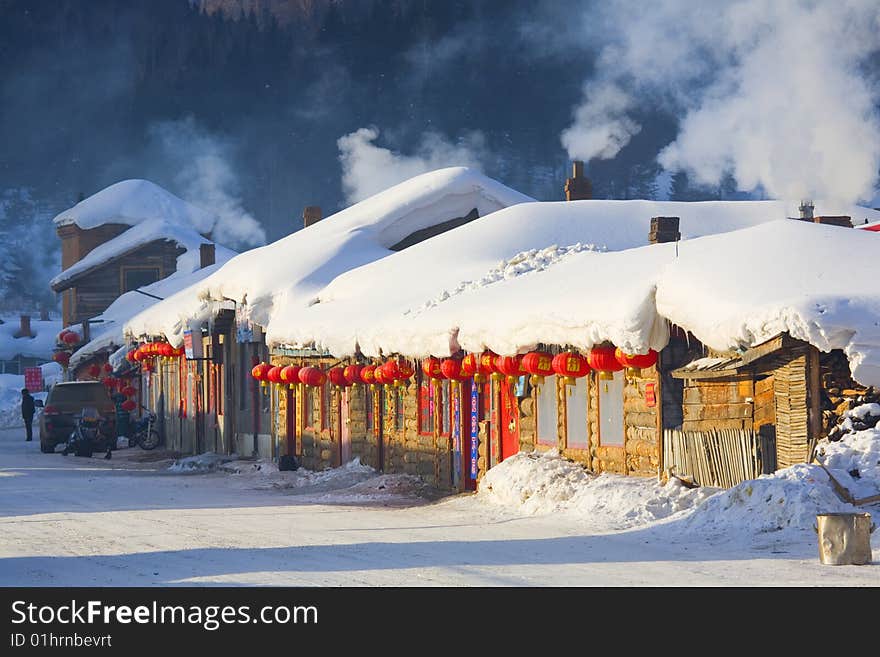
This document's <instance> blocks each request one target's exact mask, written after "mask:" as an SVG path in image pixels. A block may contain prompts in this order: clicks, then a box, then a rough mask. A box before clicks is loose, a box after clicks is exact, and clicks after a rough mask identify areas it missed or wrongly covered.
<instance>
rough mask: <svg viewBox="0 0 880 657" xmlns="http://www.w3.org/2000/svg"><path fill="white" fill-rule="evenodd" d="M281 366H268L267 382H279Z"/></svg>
mask: <svg viewBox="0 0 880 657" xmlns="http://www.w3.org/2000/svg"><path fill="white" fill-rule="evenodd" d="M281 370H282V368H281V366H279V365H275V366H274V367H270V368H269V371H268V372H266V380H267V381H268V382H269V383H281Z"/></svg>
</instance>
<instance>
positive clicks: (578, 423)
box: [565, 376, 622, 449]
mask: <svg viewBox="0 0 880 657" xmlns="http://www.w3.org/2000/svg"><path fill="white" fill-rule="evenodd" d="M565 387H566V390H565V435H566V444H565V446H566V447H567V448H568V449H589V447H590V438H589V432H588V431H587V406H588V401H587V399H588V398H587V388H588V382H587V377H585V376H582V377H579V378H577V379H575V385H573V386H565ZM621 399H622V398H621Z"/></svg>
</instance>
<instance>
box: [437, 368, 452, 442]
mask: <svg viewBox="0 0 880 657" xmlns="http://www.w3.org/2000/svg"><path fill="white" fill-rule="evenodd" d="M449 386H450V383H449V381H448V380H446V381H442V382H441V383H440V435H441V436H448V435H449V431H450V426H449V415H450V413H451V409H450V407H449V403H450V401H449Z"/></svg>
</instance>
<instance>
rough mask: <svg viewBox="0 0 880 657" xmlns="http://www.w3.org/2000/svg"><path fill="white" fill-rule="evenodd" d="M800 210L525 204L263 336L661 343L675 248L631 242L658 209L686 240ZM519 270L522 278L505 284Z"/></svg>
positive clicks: (357, 279) (343, 279)
mask: <svg viewBox="0 0 880 657" xmlns="http://www.w3.org/2000/svg"><path fill="white" fill-rule="evenodd" d="M820 207H821V204H820ZM793 210H796V208H791V207H787V206H786V204H785V203H782V202H777V201H735V202H732V201H716V202H698V203H685V202H653V201H598V200H596V201H575V202H561V203H529V204H521V205H517V206H515V207H512V208H508V209H506V210H501V211H499V212H496V213H494V214H492V215H489V216H486V217H483V218H481V219H478V220H476V221H474V222H472V223H470V224H468V225H466V226H462V227H460V228H457V229H455V230H453V231H450V232H448V233H445V234H443V235H439V236H437V237H434V238H432V239H431V240H428V241H426V242H423V243H421V244H417V245H415V246H413V247H411V248H409V249H407V250H405V251H402V252H400V253H398V254H395V255H393V256H391V257H389V258H386V259H384V260H380V261H378V262H375V263H372V264H370V265H367V266H364V267H360V268H358V269H354V270H351V271H349V272H347V273H345V274H343V275H341V276H339V277H338V278H336V279H335V280H334V281H332V282H331V283H330V284H329V285H328V286H327V287H326V288H325V289H324V290H323V291H322V292H321V293H320V295H319V303H317V304H313V305H312V306H311V307H309V308H308V309H301V308H293V307H288V306H286V305H284V304H278V310H277V311H276V313H275V315H274V316H273V318H272V321H271V323H270V324H269V326H268V327H267V339H268V340H269V342H270V344H271V343H275V344H279V343H281V344H293V345H306V344H311V343H314V344H315V345H316V346H318V347H319V348H322V349H326V350H328V351H330V352H331V353H333V354H334V355H336V356H347V355H351V354H353V353H355V351H356V350H357V349H359V350H360V351H361V352H362V353H364V354H366V355H369V356H375V355H378V354H379V353H380V352H382V353H394V352H399V353H406V354H409V355H413V356H418V355H427V354H429V353H432V354H434V355H437V356H440V355H446V354H448V353H452V352H454V351H456V350H458V349H459V348H464V349H467V350H469V351H478V350H479V349H482V348H483V347H484V346H490V347H491V348H493V349H494V350H495V351H498V352H499V353H512V352H515V351H517V350H518V349H519V348H520V347H523V346H525V345H530V344H534V343H536V342H539V341H540V342H548V343H553V342H555V343H559V344H566V343H567V344H571V345H573V346H581V347H584V348H586V347H589V346H591V345H592V344H594V343H595V342H598V341H600V340H605V339H608V340H612V341H614V342H615V344H617V345H619V346H620V347H622V348H625V349H627V350H629V351H636V350H640V349H644V348H647V347H649V346H650V347H654V348H658V347H662V346H663V345H664V344H665V341H666V339H667V338H666V334H665V329H664V324H663V323H660V322H655V321H654V316H655V311H654V310H653V305H654V301H653V295H654V290H655V284H656V275H657V271H658V270H659V269H660V268H661V267H662V266H663V265H664V264H666V263H667V262H669V261H671V260H672V259H674V258H675V251H676V246H675V245H674V244H667V245H662V246H652V247H645V248H641V249H634V250H632V247H637V246H640V245H644V244H645V243H646V242H647V239H648V232H649V227H650V219H651V217H653V216H678V217H680V231H681V233H682V237H683V238H684V239H685V240H687V239H688V238H695V237H697V236H700V235H708V234H712V233H719V232H724V231H732V230H735V229H742V228H747V227H751V226H757V225H760V224H762V223H766V222H767V221H770V220H774V219H782V218H784V217H788V216H791V214H792V211H793ZM853 210H854V211H856V212H859V213H861V212H863V211H866V209H864V208H854V209H853ZM867 212H874V211H870V210H867ZM875 215H876V216H878V217H880V213H875ZM792 223H795V222H792ZM797 223H802V222H797ZM838 230H845V229H842V228H838ZM687 243H688V242H687V241H683V242H680V243H679V244H680V245H685V244H687ZM556 245H568V246H569V248H564V247H562V246H556ZM627 249H631V250H627ZM603 250H615V251H618V250H619V251H621V252H620V253H615V254H612V253H609V254H605V255H602V253H601V252H602V251H603ZM740 257H742V258H746V257H748V256H745V255H742V254H741V255H740ZM550 262H556V264H552V265H551V266H549V267H548V266H547V265H548V263H550ZM738 262H742V261H741V260H738ZM541 268H546V269H547V271H546V272H545V273H544V274H540V275H535V276H534V277H531V276H521V274H522V273H524V272H529V271H533V270H538V269H541ZM514 278H521V279H522V280H518V281H517V283H516V284H515V285H513V284H512V283H511V284H508V283H510V280H509V279H514ZM481 290H485V292H483V291H481Z"/></svg>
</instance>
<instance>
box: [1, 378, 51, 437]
mask: <svg viewBox="0 0 880 657" xmlns="http://www.w3.org/2000/svg"><path fill="white" fill-rule="evenodd" d="M41 368H42V370H43V384H44V386H45V387H46V388H47V389H48V388H49V387H51V386H52V385H53V384H55V383H57V382H58V381H60V380H61V376H62V374H61V366H60V365H58V363H47V364H46V365H42V366H41ZM22 388H24V375H19V374H0V429H14V428H17V427H24V420H23V419H22V417H21V389H22ZM46 395H47V393H46V392H32V393H31V396H32V397H33V398H34V399H42V400H43V401H44V402H45V401H46ZM36 411H37V412H36V414H35V415H34V424H33V427H34V433H35V435H36V433H37V426H38V424H39V418H40V413H41V412H42V409H41V408H39V407H38V408H37V409H36Z"/></svg>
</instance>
